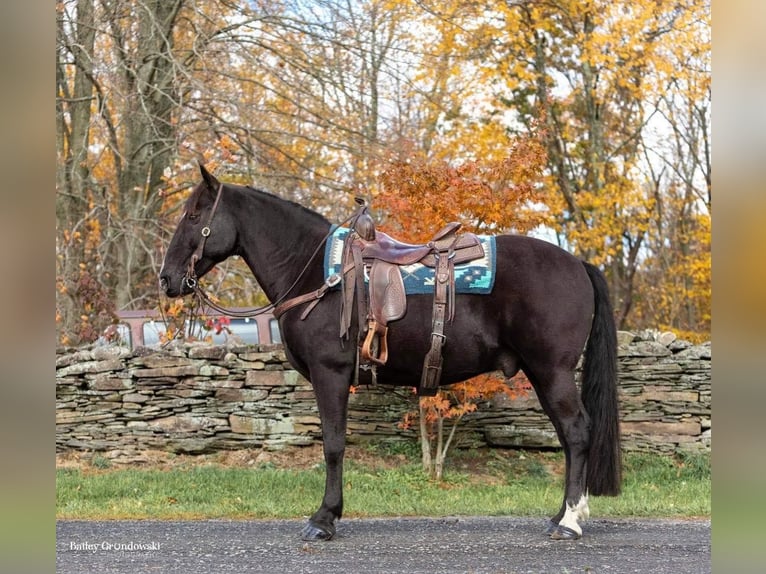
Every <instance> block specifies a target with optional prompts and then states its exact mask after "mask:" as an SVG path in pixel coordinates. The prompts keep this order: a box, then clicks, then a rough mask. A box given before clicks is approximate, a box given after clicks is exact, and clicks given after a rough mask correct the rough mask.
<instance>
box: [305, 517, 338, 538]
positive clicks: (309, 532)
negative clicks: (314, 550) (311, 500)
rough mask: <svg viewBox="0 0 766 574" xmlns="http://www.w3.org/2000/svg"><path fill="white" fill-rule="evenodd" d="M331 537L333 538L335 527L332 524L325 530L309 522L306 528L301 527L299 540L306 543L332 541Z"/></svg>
mask: <svg viewBox="0 0 766 574" xmlns="http://www.w3.org/2000/svg"><path fill="white" fill-rule="evenodd" d="M333 536H335V526H333V525H332V524H331V525H330V526H329V528H327V527H324V526H320V525H318V524H315V523H313V522H309V523H308V524H306V526H304V527H303V531H302V532H301V540H305V541H306V542H314V541H316V540H332V537H333Z"/></svg>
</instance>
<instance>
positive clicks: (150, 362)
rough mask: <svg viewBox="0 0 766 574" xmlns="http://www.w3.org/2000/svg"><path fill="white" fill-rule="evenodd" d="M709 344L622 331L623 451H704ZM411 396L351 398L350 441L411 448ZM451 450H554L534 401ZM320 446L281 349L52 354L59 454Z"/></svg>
mask: <svg viewBox="0 0 766 574" xmlns="http://www.w3.org/2000/svg"><path fill="white" fill-rule="evenodd" d="M710 362H711V348H710V344H709V343H706V344H703V345H692V344H690V343H688V342H686V341H680V340H677V339H675V337H673V336H672V335H671V334H670V333H664V334H660V333H656V332H645V333H638V334H636V333H627V332H621V333H620V352H619V374H620V381H619V385H620V404H621V411H622V429H623V448H624V449H626V450H652V451H662V452H673V451H676V450H679V449H685V450H708V449H709V448H710V438H711V417H710V403H711V390H710V382H711V381H710ZM415 401H416V400H415V397H414V395H413V394H412V393H411V390H410V389H409V388H399V389H392V388H391V387H371V388H366V387H362V388H359V389H357V390H356V392H355V393H354V394H353V395H352V396H351V400H350V405H349V437H348V438H349V441H350V442H362V441H366V440H386V439H388V440H414V439H415V430H413V429H408V430H405V429H402V428H400V427H399V426H398V424H397V423H398V422H399V421H400V420H401V419H402V416H403V414H404V413H405V412H407V411H408V410H411V409H413V408H414V407H415V405H416V402H415ZM460 428H461V432H460V437H459V441H458V446H463V447H480V446H493V447H519V448H539V447H543V448H546V447H557V446H558V444H559V443H558V440H557V439H556V436H555V433H554V431H553V427H552V425H551V423H550V421H548V419H547V417H546V416H545V415H544V414H543V412H542V409H541V408H540V405H539V403H538V402H537V399H536V398H535V396H534V393H530V394H529V395H528V396H526V397H522V398H517V399H515V400H513V401H511V400H508V399H507V398H505V397H496V398H494V399H492V400H489V401H487V402H485V403H483V404H481V405H480V406H479V409H478V411H477V412H475V413H471V414H470V415H467V416H466V417H465V419H464V420H463V421H462V422H461V425H460ZM320 440H321V426H320V421H319V416H318V411H317V408H316V403H315V400H314V393H313V390H312V388H311V385H310V384H309V383H308V382H307V381H306V380H305V379H304V378H303V377H302V376H300V375H299V374H298V373H297V372H296V371H294V370H292V368H291V367H290V365H289V363H288V362H287V359H286V357H285V353H284V350H283V348H282V347H281V346H279V345H271V346H235V345H229V346H209V345H200V344H177V345H175V346H171V347H168V348H165V349H162V350H150V349H146V348H139V349H137V350H135V351H131V350H130V349H126V348H123V347H116V346H114V347H95V348H83V349H59V350H58V351H57V357H56V448H57V451H59V452H62V451H67V450H81V451H90V452H100V453H103V455H104V456H107V457H108V458H110V459H112V460H114V461H118V462H140V461H141V460H142V458H143V457H142V453H143V452H144V451H146V450H153V449H160V450H170V451H173V452H179V453H205V452H214V451H217V450H222V449H236V448H266V449H278V448H282V447H284V446H288V445H298V446H300V445H309V444H312V443H314V442H317V441H320Z"/></svg>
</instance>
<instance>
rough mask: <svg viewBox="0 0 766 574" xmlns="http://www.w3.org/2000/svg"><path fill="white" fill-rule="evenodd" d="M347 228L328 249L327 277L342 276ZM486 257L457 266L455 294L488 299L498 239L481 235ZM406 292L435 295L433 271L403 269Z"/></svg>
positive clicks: (339, 230)
mask: <svg viewBox="0 0 766 574" xmlns="http://www.w3.org/2000/svg"><path fill="white" fill-rule="evenodd" d="M349 232H350V229H349V228H348V227H337V228H336V229H335V231H334V232H333V234H332V235H331V236H330V238H329V239H328V240H327V244H326V245H325V253H324V274H325V275H324V276H325V279H327V278H328V277H330V276H331V275H333V274H336V273H337V274H340V271H341V259H342V258H343V242H344V239H345V238H346V236H347V235H348V234H349ZM479 239H480V240H481V245H482V247H483V248H484V257H482V258H481V259H475V260H474V261H469V262H468V263H463V264H460V265H455V290H456V292H457V293H467V294H473V295H487V294H488V293H491V292H492V287H493V286H494V284H495V237H494V236H493V235H479ZM400 269H401V271H402V278H403V279H404V290H405V292H406V293H407V294H408V295H416V294H433V292H434V285H435V279H434V269H432V268H430V267H426V266H425V265H421V264H420V263H415V264H414V265H404V266H402V267H400Z"/></svg>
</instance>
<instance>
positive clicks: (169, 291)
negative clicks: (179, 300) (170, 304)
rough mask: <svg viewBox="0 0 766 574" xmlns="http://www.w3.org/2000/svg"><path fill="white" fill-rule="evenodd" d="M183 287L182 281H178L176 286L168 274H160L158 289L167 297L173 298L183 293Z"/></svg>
mask: <svg viewBox="0 0 766 574" xmlns="http://www.w3.org/2000/svg"><path fill="white" fill-rule="evenodd" d="M182 287H183V282H178V285H177V286H174V285H173V281H171V279H170V277H169V276H168V275H160V289H161V290H162V292H163V293H165V295H166V296H167V297H170V298H175V297H180V296H181V295H183V293H182V292H181V290H182Z"/></svg>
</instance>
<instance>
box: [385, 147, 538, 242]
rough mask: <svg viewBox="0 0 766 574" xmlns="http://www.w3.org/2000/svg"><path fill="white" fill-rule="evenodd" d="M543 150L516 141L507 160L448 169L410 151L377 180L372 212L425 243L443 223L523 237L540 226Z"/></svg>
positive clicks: (403, 234)
mask: <svg viewBox="0 0 766 574" xmlns="http://www.w3.org/2000/svg"><path fill="white" fill-rule="evenodd" d="M545 159H546V155H545V149H544V148H543V146H542V144H541V141H540V140H539V139H538V138H536V137H532V136H529V137H519V138H517V139H516V141H515V142H513V144H512V145H511V146H510V150H509V153H508V155H507V156H506V157H503V158H501V159H499V160H488V161H486V160H485V161H466V162H462V163H459V164H457V165H453V164H451V163H450V162H448V161H446V160H442V161H439V160H433V159H431V160H429V159H427V158H425V157H423V155H422V154H417V153H413V154H412V155H411V156H409V157H408V158H407V159H405V160H397V161H394V162H393V163H392V164H391V165H390V166H389V167H388V168H387V169H385V170H384V171H383V173H382V175H381V177H380V181H381V183H382V191H381V192H380V193H379V194H378V195H377V196H376V197H375V199H374V202H375V208H376V209H378V210H383V211H384V213H385V214H386V215H385V227H386V228H387V229H390V230H391V231H392V233H395V234H396V235H397V236H399V237H402V238H404V239H405V240H408V241H415V242H417V241H427V240H428V239H430V237H431V236H432V235H433V233H434V232H435V231H436V230H437V229H439V228H440V227H441V226H442V225H444V224H445V223H448V222H450V221H459V222H461V223H462V224H463V230H465V231H472V232H474V233H484V234H497V233H502V232H508V231H511V230H513V231H515V232H518V233H524V232H527V231H529V230H530V229H533V228H534V227H536V226H538V225H540V224H542V223H545V222H546V220H547V218H546V211H545V210H543V209H540V205H541V204H540V201H541V199H542V194H541V188H540V181H541V173H542V169H543V166H544V165H545Z"/></svg>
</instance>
